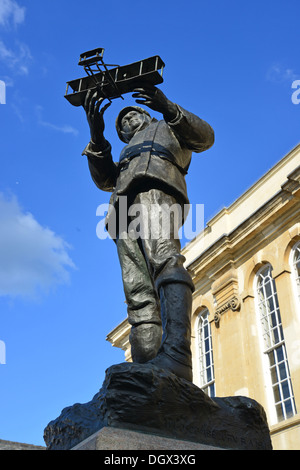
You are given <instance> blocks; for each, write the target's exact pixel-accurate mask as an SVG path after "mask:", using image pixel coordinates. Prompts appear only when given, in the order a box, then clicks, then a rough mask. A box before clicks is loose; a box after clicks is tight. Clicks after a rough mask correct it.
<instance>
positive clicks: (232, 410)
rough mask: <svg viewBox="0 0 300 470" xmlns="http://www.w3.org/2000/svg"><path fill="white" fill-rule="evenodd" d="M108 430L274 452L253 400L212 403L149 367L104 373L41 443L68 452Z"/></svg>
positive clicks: (195, 389) (197, 390) (132, 366)
mask: <svg viewBox="0 0 300 470" xmlns="http://www.w3.org/2000/svg"><path fill="white" fill-rule="evenodd" d="M106 427H112V428H121V429H127V430H130V431H137V432H141V433H146V434H153V435H157V436H161V437H165V438H171V439H177V440H184V441H190V442H194V443H200V444H205V445H209V446H214V447H221V448H223V449H238V450H271V449H272V445H271V439H270V434H269V429H268V425H267V420H266V414H265V412H264V409H263V408H262V406H261V405H259V404H258V403H257V402H256V401H254V400H251V399H250V398H246V397H226V398H214V399H211V398H209V397H208V396H207V395H206V394H205V393H204V392H203V391H202V390H201V389H200V388H199V387H197V386H196V385H194V384H192V383H191V382H188V381H186V380H184V379H180V378H178V377H177V376H175V375H174V374H172V373H170V372H168V371H165V370H161V369H156V368H154V367H153V366H150V365H149V364H136V363H122V364H118V365H115V366H112V367H110V368H109V369H107V371H106V377H105V380H104V382H103V386H102V388H101V390H100V391H99V392H98V393H97V394H96V395H95V396H94V397H93V399H92V400H91V401H90V402H88V403H85V404H79V403H76V404H75V405H73V406H70V407H68V408H65V409H64V410H63V411H62V413H61V415H60V416H59V417H58V418H56V419H55V420H54V421H51V422H50V423H49V424H48V426H47V427H46V429H45V432H44V439H45V442H46V444H47V448H48V449H49V450H67V449H72V448H74V447H75V446H76V445H77V444H79V443H80V442H82V441H84V440H85V439H86V438H87V437H89V436H91V435H92V434H94V433H96V432H98V431H100V430H101V429H102V428H106Z"/></svg>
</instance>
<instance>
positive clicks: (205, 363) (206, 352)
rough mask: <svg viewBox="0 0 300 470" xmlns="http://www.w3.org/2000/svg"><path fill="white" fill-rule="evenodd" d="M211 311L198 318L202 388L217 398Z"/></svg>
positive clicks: (204, 311) (205, 311) (206, 311)
mask: <svg viewBox="0 0 300 470" xmlns="http://www.w3.org/2000/svg"><path fill="white" fill-rule="evenodd" d="M208 316H209V311H208V310H207V309H205V310H203V311H202V312H201V313H200V315H199V316H198V328H197V342H198V354H199V356H198V364H199V376H200V377H199V378H200V387H201V388H202V390H203V391H204V392H205V393H206V394H207V395H208V396H209V397H214V396H215V373H214V360H213V349H212V341H211V327H210V323H209V321H208Z"/></svg>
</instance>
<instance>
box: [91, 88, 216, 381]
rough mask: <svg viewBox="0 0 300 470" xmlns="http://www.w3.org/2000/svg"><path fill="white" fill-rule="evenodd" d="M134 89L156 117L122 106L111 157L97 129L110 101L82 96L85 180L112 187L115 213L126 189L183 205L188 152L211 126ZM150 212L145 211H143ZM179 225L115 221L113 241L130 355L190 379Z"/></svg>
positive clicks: (188, 283) (141, 200)
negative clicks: (153, 228) (150, 226)
mask: <svg viewBox="0 0 300 470" xmlns="http://www.w3.org/2000/svg"><path fill="white" fill-rule="evenodd" d="M134 92H135V93H134V94H133V97H134V98H136V103H138V104H144V105H147V106H148V107H149V108H151V109H152V110H155V111H157V112H159V113H161V114H162V116H163V119H162V120H160V121H158V120H156V119H155V118H151V116H150V115H149V113H148V112H147V111H145V110H144V109H142V108H140V107H139V106H129V107H127V108H124V109H123V110H122V111H121V112H120V114H119V116H118V117H117V120H116V128H117V132H118V135H119V137H120V139H121V140H122V141H123V142H124V143H126V144H127V145H126V146H125V147H124V148H123V150H122V152H121V156H120V159H119V161H118V162H117V163H115V162H114V161H113V159H112V155H111V145H110V144H109V142H108V141H107V140H106V139H105V138H104V134H103V133H104V119H103V116H104V111H105V110H106V108H107V107H108V106H109V103H108V104H107V105H106V106H103V107H102V108H101V104H102V102H103V99H102V98H100V99H99V98H98V95H97V92H96V93H93V92H91V91H89V92H88V94H87V96H86V100H85V104H84V109H85V111H86V114H87V119H88V123H89V126H90V132H91V140H90V142H89V144H88V145H87V147H86V148H85V150H84V152H83V154H85V155H86V156H87V158H88V164H89V169H90V172H91V176H92V179H93V180H94V182H95V184H96V185H97V186H98V187H99V188H100V189H102V190H104V191H110V192H112V196H111V200H110V207H111V208H112V209H113V210H114V211H117V212H118V210H119V206H120V205H119V201H120V196H127V198H128V207H130V206H132V204H142V205H143V207H144V208H145V209H150V208H151V206H155V207H162V206H164V207H170V208H171V207H172V206H174V204H177V205H178V204H179V205H180V206H181V207H183V205H184V204H188V196H187V190H186V183H185V175H186V173H187V171H188V168H189V165H190V162H191V157H192V152H197V153H199V152H203V151H204V150H207V149H209V148H210V147H211V146H212V145H213V142H214V132H213V129H212V128H211V126H210V125H209V124H207V123H206V122H205V121H203V120H202V119H200V118H199V117H197V116H195V115H194V114H192V113H190V112H188V111H186V110H185V109H183V108H182V107H180V106H178V105H177V104H175V103H173V102H171V101H170V100H169V99H168V98H167V97H166V96H165V95H164V94H163V92H162V91H161V90H160V89H158V88H156V87H149V88H146V89H145V88H138V89H136V90H134ZM129 212H130V211H129ZM150 212H151V210H149V211H148V210H145V212H144V214H146V215H144V217H148V214H149V213H150ZM109 216H110V214H109V213H108V218H109ZM159 216H160V217H161V214H160V215H159V214H157V217H158V218H159ZM152 220H153V219H152ZM145 222H147V223H149V221H148V220H147V221H145ZM183 222H184V221H182V222H181V224H182V223H183ZM129 223H130V216H128V224H129ZM150 223H151V221H150ZM178 228H179V227H178V224H176V223H173V225H172V227H171V230H170V234H169V236H168V238H166V237H163V236H158V237H157V236H155V237H151V236H150V237H145V238H136V237H130V236H122V233H120V230H121V229H120V228H118V230H117V233H116V237H115V242H116V245H117V250H118V255H119V260H120V264H121V269H122V279H123V285H124V292H125V297H126V301H127V307H128V321H129V323H130V325H131V333H130V337H129V340H130V344H131V354H132V360H133V362H139V363H148V364H151V365H152V366H154V367H158V368H160V369H167V370H168V371H170V372H173V373H174V374H176V375H177V376H179V377H181V378H184V379H186V380H189V381H192V361H191V350H190V342H191V326H190V325H191V309H192V292H193V290H194V286H193V282H192V279H191V277H190V275H189V273H188V272H187V270H186V269H185V268H184V266H183V263H184V261H185V258H184V257H183V255H182V254H181V247H180V241H179V238H178V233H177V234H176V231H178ZM162 332H163V335H162Z"/></svg>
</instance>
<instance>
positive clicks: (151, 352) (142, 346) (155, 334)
mask: <svg viewBox="0 0 300 470" xmlns="http://www.w3.org/2000/svg"><path fill="white" fill-rule="evenodd" d="M161 337H162V330H161V325H158V324H156V323H140V324H138V325H134V326H132V327H131V331H130V335H129V342H130V346H131V357H132V361H133V362H139V363H141V364H143V363H144V362H147V361H150V360H151V359H153V358H154V357H155V356H156V355H157V352H158V349H159V347H160V344H161Z"/></svg>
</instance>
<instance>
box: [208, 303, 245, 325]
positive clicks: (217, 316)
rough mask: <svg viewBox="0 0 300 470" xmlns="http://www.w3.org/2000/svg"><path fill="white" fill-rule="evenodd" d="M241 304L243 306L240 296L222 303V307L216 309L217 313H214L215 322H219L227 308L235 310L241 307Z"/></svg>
mask: <svg viewBox="0 0 300 470" xmlns="http://www.w3.org/2000/svg"><path fill="white" fill-rule="evenodd" d="M240 306H241V303H240V300H239V299H238V297H233V298H232V299H230V300H229V301H228V302H226V303H225V304H224V305H222V307H219V308H218V309H217V310H216V311H215V315H214V321H215V323H216V324H219V322H220V319H221V315H223V313H224V312H226V311H227V310H232V311H233V312H235V311H237V310H239V309H240Z"/></svg>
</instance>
